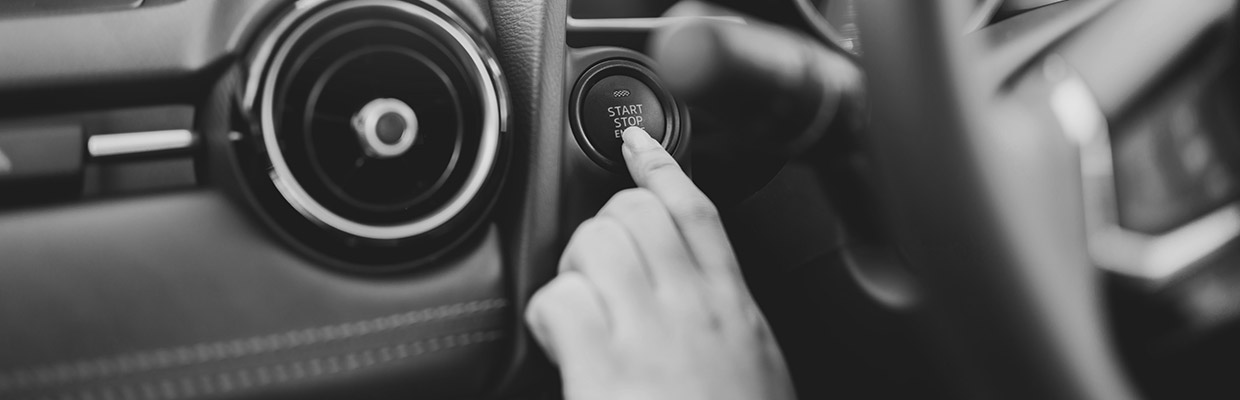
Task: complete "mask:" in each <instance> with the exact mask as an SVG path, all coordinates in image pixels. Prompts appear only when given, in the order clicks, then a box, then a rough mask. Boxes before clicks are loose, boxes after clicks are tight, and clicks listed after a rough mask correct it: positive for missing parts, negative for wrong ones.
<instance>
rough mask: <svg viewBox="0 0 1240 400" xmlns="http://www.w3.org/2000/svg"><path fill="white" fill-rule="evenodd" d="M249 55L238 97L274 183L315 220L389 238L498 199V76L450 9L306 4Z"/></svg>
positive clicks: (449, 221) (393, 2) (356, 1)
mask: <svg viewBox="0 0 1240 400" xmlns="http://www.w3.org/2000/svg"><path fill="white" fill-rule="evenodd" d="M250 62H251V63H250V64H249V70H248V75H247V81H246V82H245V87H244V92H243V93H241V95H242V96H243V98H242V100H241V104H242V106H243V108H245V110H244V111H246V113H247V114H248V115H249V116H250V120H251V121H252V123H251V126H252V130H253V131H254V132H252V135H251V136H250V137H253V138H255V139H257V141H256V143H257V144H256V146H255V150H256V152H255V153H256V154H259V157H258V158H259V160H260V164H261V165H260V167H261V168H263V169H264V171H263V174H265V175H266V180H267V181H268V182H266V185H268V186H270V188H273V189H274V190H271V192H273V193H276V194H278V196H275V195H273V196H271V197H278V198H279V199H280V200H281V201H282V202H283V203H285V204H284V206H286V207H287V208H291V209H292V210H294V211H295V212H296V214H298V215H300V216H301V217H302V218H304V219H305V220H306V221H309V222H310V223H311V224H312V225H314V226H317V227H319V228H321V229H322V230H323V231H325V232H328V233H330V234H334V235H335V236H337V237H344V238H345V239H347V240H346V241H347V242H348V243H350V244H354V245H355V244H357V243H367V242H371V243H372V244H373V243H379V244H380V245H382V246H388V247H391V246H393V245H394V244H401V243H404V242H406V241H409V240H412V239H417V238H419V237H420V236H425V235H433V234H437V233H438V232H439V231H442V230H444V229H448V228H449V225H454V224H456V222H458V221H457V220H460V219H477V218H478V216H477V215H474V214H477V213H476V212H474V211H476V209H478V208H479V207H478V206H477V203H487V204H489V203H490V202H491V201H493V198H484V197H488V196H491V195H492V193H487V192H488V188H491V187H492V186H494V181H496V180H497V179H496V178H495V176H494V175H497V169H498V168H497V164H499V163H500V160H501V157H500V155H501V154H500V153H501V147H502V145H503V142H504V141H505V138H504V131H505V130H506V125H507V122H506V120H507V104H508V103H507V101H508V100H507V98H506V91H505V89H504V82H503V79H502V74H501V73H500V71H499V69H498V63H497V62H496V61H495V58H494V56H493V55H492V53H491V51H490V49H489V47H488V46H487V44H486V41H485V40H484V39H483V38H482V37H481V36H480V35H478V34H477V33H476V32H475V31H474V30H472V29H470V28H469V27H468V25H467V24H466V23H464V22H463V20H461V19H460V18H459V17H458V16H457V15H456V14H455V13H453V12H452V10H451V9H449V8H447V7H446V6H444V5H442V4H440V3H438V2H435V1H431V0H427V1H416V2H405V1H399V0H345V1H330V0H327V1H323V0H319V1H301V2H298V3H296V5H295V7H294V9H293V10H291V11H290V12H288V13H287V14H285V15H284V16H283V17H281V18H280V19H279V20H278V21H277V22H276V24H275V25H274V26H273V28H272V29H271V30H269V31H268V32H267V33H266V34H265V35H264V36H263V37H262V39H260V41H259V42H258V46H257V47H256V49H255V51H254V53H252V57H251V60H250ZM484 208H485V207H484ZM474 222H476V221H474ZM289 230H295V228H289Z"/></svg>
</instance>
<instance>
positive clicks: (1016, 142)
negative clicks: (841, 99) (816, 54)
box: [859, 0, 1234, 399]
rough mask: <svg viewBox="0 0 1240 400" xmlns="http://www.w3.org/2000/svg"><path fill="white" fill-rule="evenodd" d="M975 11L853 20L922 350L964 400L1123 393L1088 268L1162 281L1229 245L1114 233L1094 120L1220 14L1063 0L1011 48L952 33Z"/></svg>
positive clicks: (1208, 236) (947, 2)
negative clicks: (924, 342)
mask: <svg viewBox="0 0 1240 400" xmlns="http://www.w3.org/2000/svg"><path fill="white" fill-rule="evenodd" d="M977 3H978V2H975V1H965V0H934V1H866V2H861V3H860V4H861V5H860V6H861V7H862V8H861V10H860V12H859V15H860V16H861V18H862V19H861V23H860V26H861V29H862V32H861V35H862V37H863V38H864V40H865V42H866V43H865V45H866V53H865V54H864V57H862V64H863V66H864V70H865V72H866V76H867V85H868V86H867V89H868V96H869V98H870V100H871V103H870V109H871V110H872V114H871V121H872V122H871V124H872V125H871V129H870V132H869V133H868V137H869V138H870V142H869V145H870V149H871V151H872V153H873V155H874V158H875V162H876V164H877V170H878V174H879V177H880V179H879V181H880V185H879V186H880V193H881V198H882V199H883V200H884V207H885V209H886V211H887V212H888V213H887V214H888V217H889V218H888V220H889V222H890V232H892V234H893V236H894V239H893V240H894V241H895V242H896V243H897V245H898V248H899V249H900V250H901V252H902V255H903V256H904V257H905V259H906V260H907V263H908V265H909V268H910V269H911V273H912V274H913V275H915V276H917V278H918V281H919V282H920V283H921V284H922V285H923V286H924V287H923V288H922V289H924V290H925V294H927V296H926V297H927V304H926V305H927V310H928V315H929V318H930V320H931V321H933V322H932V323H931V324H930V325H932V326H934V328H932V329H931V330H932V331H933V335H934V337H935V338H936V341H935V343H937V344H939V346H938V348H937V350H938V351H939V353H938V355H939V356H940V357H941V358H942V359H944V360H947V362H948V364H949V365H950V368H949V370H950V371H951V373H952V374H953V375H954V376H956V377H958V378H959V379H958V381H957V382H956V383H957V384H958V385H957V386H958V388H960V389H962V390H964V391H965V392H967V393H968V394H970V395H972V396H973V397H977V398H1007V399H1011V398H1028V399H1130V398H1137V397H1138V395H1137V394H1136V390H1134V385H1132V383H1131V382H1130V381H1129V380H1128V379H1127V378H1126V376H1125V371H1124V369H1123V367H1122V366H1121V363H1120V361H1119V356H1118V352H1117V351H1116V350H1115V347H1116V345H1115V343H1114V342H1113V336H1112V335H1111V333H1110V332H1109V330H1110V326H1108V311H1107V309H1106V307H1105V304H1104V290H1103V287H1104V286H1103V283H1104V271H1108V272H1107V273H1111V274H1115V275H1122V276H1125V277H1130V278H1132V279H1140V280H1143V281H1159V280H1163V279H1166V278H1167V277H1168V276H1170V275H1172V274H1174V273H1176V272H1178V271H1180V270H1181V269H1183V268H1185V267H1187V266H1189V265H1191V264H1193V263H1194V262H1196V261H1198V260H1200V258H1201V257H1203V256H1204V255H1205V254H1208V253H1209V251H1211V250H1214V249H1216V248H1217V246H1218V245H1221V243H1222V242H1223V241H1226V240H1225V239H1229V238H1230V237H1231V236H1226V235H1222V234H1221V233H1226V232H1230V230H1228V229H1215V230H1214V231H1210V232H1203V231H1198V232H1197V234H1195V235H1191V236H1189V237H1181V238H1180V239H1181V241H1180V242H1177V243H1178V244H1177V245H1172V242H1171V241H1170V240H1171V239H1174V238H1170V239H1169V236H1171V235H1174V234H1175V233H1182V231H1180V230H1172V233H1171V234H1164V235H1141V234H1137V233H1133V232H1131V230H1130V229H1128V228H1125V227H1123V226H1120V225H1119V224H1118V223H1117V222H1116V213H1117V211H1116V209H1115V201H1116V199H1115V195H1114V194H1115V188H1114V180H1115V176H1114V175H1115V174H1116V172H1115V169H1116V168H1115V165H1114V162H1118V161H1117V160H1114V161H1113V160H1112V158H1111V148H1110V147H1109V142H1108V136H1109V135H1111V134H1112V133H1114V132H1109V131H1108V129H1107V127H1108V126H1117V125H1119V124H1120V123H1122V122H1123V121H1124V120H1125V118H1131V117H1132V116H1131V112H1130V110H1131V109H1132V108H1133V107H1134V105H1135V104H1143V102H1144V101H1146V100H1147V99H1148V98H1149V97H1150V96H1151V93H1152V91H1151V90H1150V89H1151V87H1154V86H1155V85H1156V84H1158V83H1160V82H1164V81H1166V80H1168V79H1171V78H1175V77H1183V76H1189V75H1188V74H1185V73H1183V72H1182V71H1183V68H1181V67H1182V66H1183V65H1185V64H1189V63H1187V62H1185V61H1184V60H1185V59H1186V58H1187V57H1190V56H1191V57H1199V56H1200V52H1193V51H1191V50H1192V49H1193V47H1194V46H1193V44H1194V43H1197V41H1198V40H1199V39H1200V38H1202V37H1203V36H1206V35H1208V34H1209V32H1211V31H1212V29H1213V28H1214V27H1217V26H1218V25H1219V23H1220V22H1221V21H1225V20H1226V19H1227V18H1229V15H1230V14H1231V9H1232V7H1233V5H1234V4H1233V2H1229V1H1221V0H1220V1H1194V2H1176V1H1157V0H1149V1H1146V0H1132V1H1122V2H1115V1H1092V2H1080V3H1081V4H1076V5H1074V7H1073V8H1074V9H1073V10H1072V11H1065V14H1063V15H1060V18H1059V20H1060V22H1062V23H1060V24H1058V25H1056V26H1052V27H1050V28H1045V29H1042V30H1040V31H1034V32H1032V33H1028V32H1026V33H1028V34H1026V35H1022V37H1021V38H1015V39H1014V38H1013V37H1003V36H1001V35H997V34H988V33H987V32H969V31H968V28H967V25H968V24H967V23H966V21H967V20H969V19H970V17H971V14H972V13H973V12H975V10H976V7H977ZM1052 25H1055V24H1052ZM1069 33H1070V34H1069ZM1175 72H1180V73H1179V74H1176V73H1175ZM1189 77H1190V78H1191V77H1195V75H1193V76H1189ZM1210 215H1215V214H1208V215H1207V216H1210ZM1214 220H1215V221H1225V219H1218V218H1215V219H1214ZM1198 222H1200V220H1199V221H1198ZM1190 225H1191V224H1190ZM1177 231H1179V232H1177ZM1206 231H1208V230H1206ZM1216 242H1217V243H1216ZM1159 246H1163V247H1162V248H1160V247H1159ZM1167 247H1172V248H1174V249H1177V250H1178V251H1176V250H1169V249H1168V248H1167Z"/></svg>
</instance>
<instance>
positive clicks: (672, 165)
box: [638, 153, 684, 175]
mask: <svg viewBox="0 0 1240 400" xmlns="http://www.w3.org/2000/svg"><path fill="white" fill-rule="evenodd" d="M647 154H648V156H646V157H642V158H641V161H640V163H639V164H638V168H639V169H640V170H642V171H646V174H647V175H653V174H660V173H669V172H674V173H684V172H683V171H681V170H680V165H679V164H676V160H673V159H672V158H671V157H670V156H668V157H660V156H662V154H650V153H647Z"/></svg>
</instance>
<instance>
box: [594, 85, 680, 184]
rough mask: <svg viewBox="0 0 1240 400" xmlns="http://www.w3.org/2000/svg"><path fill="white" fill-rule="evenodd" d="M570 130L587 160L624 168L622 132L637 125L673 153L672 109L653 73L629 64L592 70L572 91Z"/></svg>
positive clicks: (673, 113) (673, 124)
mask: <svg viewBox="0 0 1240 400" xmlns="http://www.w3.org/2000/svg"><path fill="white" fill-rule="evenodd" d="M574 92H575V95H574V102H573V103H574V105H575V109H574V110H573V113H572V117H573V121H572V122H573V130H574V131H575V132H574V133H575V134H576V135H577V137H578V140H579V141H580V142H581V144H582V147H583V148H584V149H585V150H586V151H587V152H592V153H593V154H591V157H592V158H594V159H595V161H598V162H599V163H600V164H602V165H603V166H604V167H609V168H612V169H618V168H619V169H622V168H623V165H624V156H623V155H622V154H621V152H620V147H621V145H622V144H623V140H622V139H621V138H620V133H621V132H624V130H625V129H627V128H629V127H632V126H636V127H639V128H642V129H644V130H645V131H646V132H648V133H650V136H651V137H653V138H654V139H655V140H657V141H659V142H660V143H663V145H664V147H668V148H669V149H670V148H671V145H672V144H673V143H674V140H673V139H675V138H674V134H675V129H676V125H677V124H676V112H677V111H676V108H675V106H674V105H673V103H672V100H671V98H670V96H669V95H668V94H667V92H665V91H664V90H663V88H662V87H661V86H660V85H659V84H658V81H656V80H655V77H654V75H653V73H652V72H651V71H650V70H649V69H646V68H645V67H643V66H641V65H640V64H637V63H635V62H632V61H628V60H609V61H605V62H602V63H599V64H598V65H595V66H594V67H592V68H590V70H589V71H587V72H586V74H584V75H583V76H582V79H581V81H580V82H579V84H578V87H577V88H576V90H575V91H574Z"/></svg>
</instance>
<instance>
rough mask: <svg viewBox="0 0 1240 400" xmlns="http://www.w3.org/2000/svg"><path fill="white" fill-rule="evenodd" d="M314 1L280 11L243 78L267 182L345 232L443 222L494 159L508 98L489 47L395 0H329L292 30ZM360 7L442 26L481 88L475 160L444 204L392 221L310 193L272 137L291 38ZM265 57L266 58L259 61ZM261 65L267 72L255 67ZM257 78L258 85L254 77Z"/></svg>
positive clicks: (384, 235)
mask: <svg viewBox="0 0 1240 400" xmlns="http://www.w3.org/2000/svg"><path fill="white" fill-rule="evenodd" d="M320 3H322V2H321V1H315V0H310V1H305V0H303V1H301V2H298V3H297V7H296V9H295V10H294V11H293V12H292V13H290V14H289V15H287V16H285V17H284V19H283V20H281V21H280V22H279V23H278V24H277V26H276V28H275V30H274V31H272V33H271V34H269V35H268V36H267V37H266V38H265V39H264V41H263V42H262V43H261V44H260V47H259V52H258V57H257V59H256V61H257V62H256V63H255V64H253V65H252V66H251V68H252V69H251V74H250V82H248V83H247V85H246V91H245V104H246V105H247V106H250V107H252V106H253V105H255V104H256V103H255V101H257V99H256V97H258V91H259V90H261V91H262V93H261V94H262V96H261V102H259V103H257V105H258V106H259V107H261V108H260V112H259V115H260V117H261V126H262V137H263V142H264V143H263V145H264V147H265V150H266V152H267V155H268V157H269V159H270V161H271V166H272V169H271V172H270V178H271V180H272V182H273V183H274V184H275V187H276V189H277V190H278V191H279V192H280V195H281V196H282V197H284V199H285V200H286V201H288V203H289V204H290V205H292V206H293V208H295V209H296V210H297V211H298V212H299V213H301V214H302V215H303V216H305V217H306V218H307V219H310V220H311V221H313V222H315V223H317V224H319V225H323V226H326V227H329V228H331V229H335V230H338V231H341V232H344V233H347V234H350V235H354V236H358V237H362V238H368V239H376V240H396V239H404V238H409V237H413V236H417V235H420V234H423V233H427V232H430V231H431V230H434V229H436V228H438V227H440V226H442V225H444V224H445V223H447V222H448V221H450V220H451V219H452V218H454V217H455V216H456V215H457V214H459V213H460V212H461V211H462V210H464V209H465V207H466V206H467V205H468V204H469V203H470V202H471V201H472V200H473V199H474V197H476V195H477V194H478V193H479V192H480V191H481V189H482V187H483V186H484V183H485V182H486V180H487V178H488V177H489V176H490V174H491V170H492V167H493V166H494V165H495V163H496V159H497V156H498V152H499V145H500V134H501V133H502V132H503V130H502V127H501V120H502V119H503V117H504V115H503V114H504V113H505V112H506V111H507V110H506V108H505V107H506V106H505V105H506V103H507V101H508V100H507V99H506V98H501V97H500V96H506V92H504V91H502V90H501V89H499V88H500V87H501V86H502V84H501V82H502V81H501V78H500V76H499V72H498V70H496V69H494V67H495V66H498V65H499V64H498V62H496V61H495V60H494V59H493V56H492V55H491V53H490V52H488V51H486V50H485V49H484V48H482V46H480V45H479V44H478V42H477V41H476V38H475V37H474V36H472V35H471V34H470V33H469V32H468V31H467V30H465V29H464V28H463V27H462V26H461V24H459V23H455V22H453V21H449V20H447V19H445V18H443V17H440V16H439V15H437V14H435V13H433V12H431V11H429V10H426V9H424V8H421V7H418V6H415V5H413V4H409V3H405V2H401V1H395V0H358V1H349V2H344V3H339V4H335V5H332V6H330V7H328V8H326V9H323V10H322V11H321V12H319V13H318V14H316V15H315V16H314V17H313V18H312V19H311V20H309V21H306V22H305V23H303V24H301V25H300V27H298V28H297V29H296V30H292V29H293V28H294V25H296V24H298V23H299V22H301V19H302V18H303V17H306V16H307V15H310V14H311V13H312V12H316V11H318V10H317V7H316V6H317V5H319V4H320ZM423 3H424V4H426V5H428V6H430V7H435V8H437V9H439V10H442V11H444V12H448V9H447V8H446V7H443V6H442V5H439V4H438V3H437V2H435V1H433V0H425V1H423ZM363 7H385V8H388V9H391V10H392V11H395V12H401V13H404V14H406V15H408V16H411V17H414V18H416V19H420V20H422V21H425V22H428V23H430V24H432V25H433V26H435V27H437V28H439V29H442V30H443V31H444V32H446V33H447V34H449V35H450V36H451V37H452V39H453V40H454V41H455V42H456V44H457V45H459V46H460V48H461V50H463V51H464V52H465V54H467V55H468V60H465V61H466V62H467V64H468V65H471V66H473V71H472V72H474V73H475V76H474V78H475V79H476V80H477V83H478V85H479V87H480V89H481V92H482V93H481V96H480V97H481V101H482V103H483V110H482V112H483V120H482V138H481V141H480V144H479V154H478V161H477V162H476V163H475V164H474V166H473V169H472V170H470V175H469V177H468V178H467V179H466V181H465V184H464V186H463V187H462V189H461V190H460V191H458V192H457V193H456V194H455V195H454V196H453V197H452V199H451V200H449V201H448V203H447V204H445V205H444V206H443V207H441V208H439V209H438V210H436V211H434V212H433V213H431V214H430V215H427V216H425V217H422V218H419V219H417V220H414V221H412V222H407V223H402V224H397V225H370V224H363V223H359V222H356V221H353V220H350V219H347V218H345V217H342V216H340V215H339V214H336V213H334V212H332V211H331V210H328V209H327V208H326V207H324V206H323V205H322V204H320V203H319V202H318V201H316V200H315V199H314V198H313V197H311V196H310V195H309V193H307V192H306V190H305V189H304V188H303V187H302V186H301V184H300V183H298V182H297V179H296V178H295V177H294V176H293V174H292V171H290V169H289V167H288V164H287V163H286V162H285V160H284V156H283V154H282V153H281V150H280V148H279V144H278V140H277V138H276V131H275V121H274V118H273V112H274V104H273V103H272V101H273V97H274V91H275V86H276V82H277V81H278V75H279V68H280V66H281V65H282V64H283V63H284V60H285V58H287V57H288V55H289V53H290V52H291V50H292V47H293V46H292V44H293V43H295V42H296V41H297V38H298V37H299V36H301V35H302V34H304V33H305V32H306V31H307V29H308V27H310V26H312V25H314V24H315V22H316V21H320V20H322V19H324V18H326V17H328V16H331V15H333V14H336V13H340V12H344V11H348V10H352V9H357V8H363ZM290 30H292V32H291V33H289V34H288V38H285V33H286V32H288V31H290ZM282 39H283V40H282ZM278 44H279V45H280V47H279V48H277V47H276V46H277V45H278ZM273 53H274V56H273ZM267 59H270V60H271V62H270V63H266V62H263V61H264V60H267ZM264 68H265V70H266V71H267V73H266V74H261V73H259V72H260V71H263V70H264ZM260 79H261V80H263V83H261V85H260V83H259V82H260Z"/></svg>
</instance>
